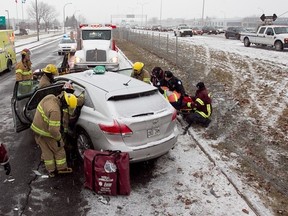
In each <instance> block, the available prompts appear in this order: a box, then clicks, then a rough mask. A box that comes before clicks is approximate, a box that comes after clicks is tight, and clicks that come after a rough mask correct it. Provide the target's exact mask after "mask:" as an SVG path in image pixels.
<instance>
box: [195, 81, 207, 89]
mask: <svg viewBox="0 0 288 216" xmlns="http://www.w3.org/2000/svg"><path fill="white" fill-rule="evenodd" d="M196 87H197V88H198V89H202V88H205V85H204V83H203V82H198V83H197V85H196Z"/></svg>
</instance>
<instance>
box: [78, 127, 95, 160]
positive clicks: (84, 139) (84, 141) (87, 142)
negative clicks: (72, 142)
mask: <svg viewBox="0 0 288 216" xmlns="http://www.w3.org/2000/svg"><path fill="white" fill-rule="evenodd" d="M76 143H77V153H78V156H79V158H80V159H82V160H83V159H84V151H85V150H87V149H94V147H93V145H92V141H91V139H90V137H89V135H88V134H87V133H86V131H84V130H80V132H78V134H77V140H76Z"/></svg>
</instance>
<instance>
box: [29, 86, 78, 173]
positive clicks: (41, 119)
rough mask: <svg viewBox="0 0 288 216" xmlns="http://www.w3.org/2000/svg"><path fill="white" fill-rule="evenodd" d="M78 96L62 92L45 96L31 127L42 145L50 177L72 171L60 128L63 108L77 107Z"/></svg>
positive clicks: (43, 156) (38, 142)
mask: <svg viewBox="0 0 288 216" xmlns="http://www.w3.org/2000/svg"><path fill="white" fill-rule="evenodd" d="M76 106H77V98H76V96H75V95H73V94H70V93H67V92H61V94H60V95H58V96H55V95H53V94H49V95H47V96H45V97H44V98H43V99H42V100H41V101H40V103H39V104H38V106H37V109H36V113H35V115H34V119H33V123H32V125H31V129H32V130H33V131H34V133H35V141H36V143H37V144H38V145H39V146H40V148H41V151H42V155H41V157H42V158H43V159H44V164H45V167H46V170H47V171H48V174H49V176H50V177H54V176H55V174H56V173H60V174H61V173H71V172H72V168H70V167H68V166H67V162H66V152H65V149H64V142H63V139H62V136H61V132H60V128H61V124H62V117H63V111H62V110H63V109H65V108H71V109H75V108H76Z"/></svg>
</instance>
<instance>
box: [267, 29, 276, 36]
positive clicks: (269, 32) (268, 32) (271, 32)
mask: <svg viewBox="0 0 288 216" xmlns="http://www.w3.org/2000/svg"><path fill="white" fill-rule="evenodd" d="M266 34H267V35H274V34H273V29H272V28H267V31H266Z"/></svg>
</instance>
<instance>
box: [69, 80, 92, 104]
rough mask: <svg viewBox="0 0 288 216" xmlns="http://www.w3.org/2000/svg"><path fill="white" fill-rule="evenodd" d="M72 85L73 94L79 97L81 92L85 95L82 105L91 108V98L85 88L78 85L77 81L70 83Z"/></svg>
mask: <svg viewBox="0 0 288 216" xmlns="http://www.w3.org/2000/svg"><path fill="white" fill-rule="evenodd" d="M72 86H73V88H74V90H75V92H74V94H75V95H76V96H77V97H79V96H81V94H84V97H85V101H84V105H85V106H88V107H91V108H93V107H94V106H93V103H92V101H91V98H90V96H89V94H88V93H87V91H86V90H85V88H83V87H82V86H80V85H78V84H77V83H72Z"/></svg>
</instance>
